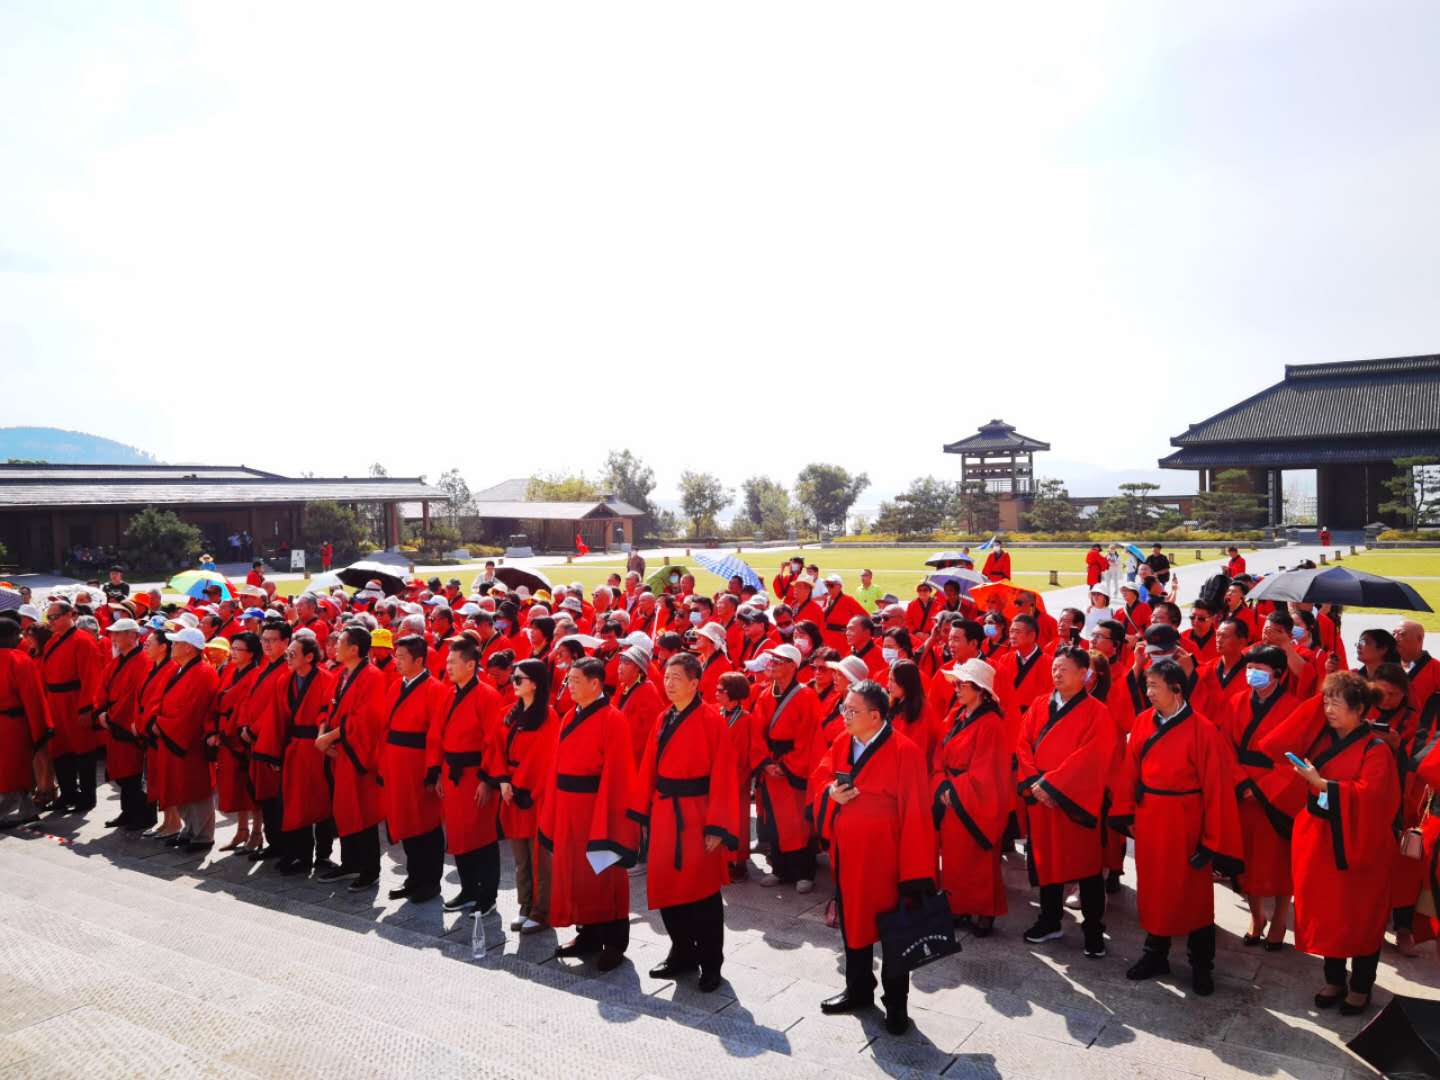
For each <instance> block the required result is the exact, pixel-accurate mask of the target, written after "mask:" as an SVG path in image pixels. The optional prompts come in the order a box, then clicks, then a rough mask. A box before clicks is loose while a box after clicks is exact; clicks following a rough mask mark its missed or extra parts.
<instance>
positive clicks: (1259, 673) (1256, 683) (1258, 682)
mask: <svg viewBox="0 0 1440 1080" xmlns="http://www.w3.org/2000/svg"><path fill="white" fill-rule="evenodd" d="M1245 681H1246V682H1247V683H1248V684H1249V685H1250V688H1251V689H1252V690H1264V689H1265V687H1267V686H1269V685H1270V672H1268V671H1264V670H1262V669H1261V668H1253V667H1252V668H1246V669H1245Z"/></svg>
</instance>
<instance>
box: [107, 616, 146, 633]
mask: <svg viewBox="0 0 1440 1080" xmlns="http://www.w3.org/2000/svg"><path fill="white" fill-rule="evenodd" d="M139 632H140V624H139V623H138V622H136V621H135V620H134V619H116V620H115V621H114V622H112V623H111V624H110V633H112V634H138V633H139Z"/></svg>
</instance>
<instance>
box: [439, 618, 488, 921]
mask: <svg viewBox="0 0 1440 1080" xmlns="http://www.w3.org/2000/svg"><path fill="white" fill-rule="evenodd" d="M445 673H446V676H447V678H448V679H449V680H450V685H451V687H452V688H453V689H452V691H451V695H450V700H449V702H448V703H447V705H446V707H445V713H444V715H443V717H442V719H441V721H440V725H441V726H440V737H439V739H438V740H437V741H436V743H435V744H434V746H435V749H434V751H432V752H433V753H434V755H435V756H432V757H431V759H430V762H429V764H430V767H431V768H432V769H433V768H435V767H437V766H439V767H440V774H439V777H438V779H437V780H436V781H435V784H436V791H437V793H438V794H439V795H440V796H441V798H442V799H443V800H444V805H443V807H442V814H443V817H444V822H445V850H446V851H447V852H449V853H450V854H451V855H453V856H454V857H455V870H456V872H457V873H458V875H459V877H460V891H459V892H458V893H456V894H455V895H454V896H452V897H451V898H450V899H448V900H446V901H445V910H446V911H460V910H468V911H469V912H470V913H471V914H473V915H474V916H475V917H476V918H484V917H485V916H486V915H488V914H490V912H491V911H493V910H494V908H495V898H496V896H497V894H498V892H499V888H500V845H499V839H500V834H499V827H500V798H499V790H500V784H499V781H498V780H497V779H496V777H497V776H499V775H500V774H502V773H503V772H504V771H505V770H504V765H503V756H504V746H503V735H502V734H501V724H502V721H503V714H504V703H503V700H502V698H501V697H500V694H499V692H498V691H497V690H495V688H494V687H492V686H490V685H488V684H487V683H486V682H485V680H484V679H482V678H480V647H479V646H478V645H476V644H475V641H474V639H473V638H470V637H467V636H466V635H464V634H462V635H460V636H459V637H456V638H452V639H451V641H450V650H449V653H448V655H447V656H446V657H445Z"/></svg>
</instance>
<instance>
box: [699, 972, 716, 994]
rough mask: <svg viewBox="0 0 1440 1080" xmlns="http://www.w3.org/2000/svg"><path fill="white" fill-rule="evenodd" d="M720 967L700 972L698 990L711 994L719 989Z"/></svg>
mask: <svg viewBox="0 0 1440 1080" xmlns="http://www.w3.org/2000/svg"><path fill="white" fill-rule="evenodd" d="M720 981H721V980H720V969H719V968H716V969H715V970H714V971H702V972H701V973H700V992H701V993H702V994H713V993H714V992H715V991H716V990H719V989H720Z"/></svg>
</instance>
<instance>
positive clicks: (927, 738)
mask: <svg viewBox="0 0 1440 1080" xmlns="http://www.w3.org/2000/svg"><path fill="white" fill-rule="evenodd" d="M890 723H892V724H894V725H895V730H896V731H898V732H900V734H901V735H904V736H905V737H906V738H907V739H909V740H910V741H911V742H913V743H914V744H915V745H916V746H917V747H919V749H920V753H921V754H923V755H924V756H925V760H926V761H927V762H928V761H929V760H930V754H931V752H932V751H933V750H934V749H935V744H936V743H937V742H939V741H940V736H941V734H942V732H941V730H940V721H939V720H937V719H936V718H935V710H934V709H933V708H931V707H930V703H929V702H928V701H924V700H923V699H922V701H921V706H920V714H919V715H918V716H917V717H915V719H914V720H913V721H910V720H906V719H905V712H904V708H903V706H902V705H901V704H900V703H899V702H896V703H895V704H894V705H893V706H892V707H891V709H890ZM841 724H842V726H843V724H844V721H843V720H842V721H841ZM831 742H832V743H833V742H834V740H833V739H832V740H831Z"/></svg>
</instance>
